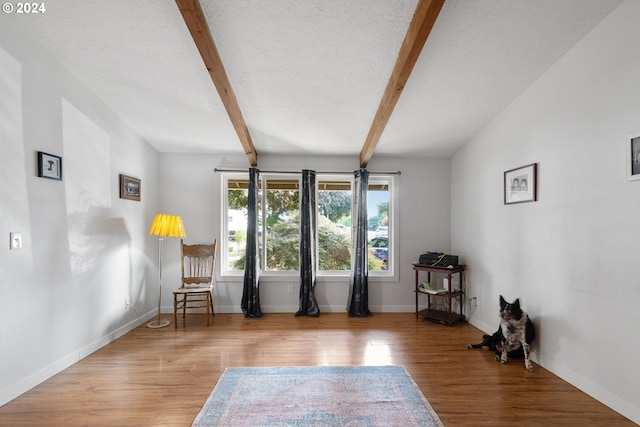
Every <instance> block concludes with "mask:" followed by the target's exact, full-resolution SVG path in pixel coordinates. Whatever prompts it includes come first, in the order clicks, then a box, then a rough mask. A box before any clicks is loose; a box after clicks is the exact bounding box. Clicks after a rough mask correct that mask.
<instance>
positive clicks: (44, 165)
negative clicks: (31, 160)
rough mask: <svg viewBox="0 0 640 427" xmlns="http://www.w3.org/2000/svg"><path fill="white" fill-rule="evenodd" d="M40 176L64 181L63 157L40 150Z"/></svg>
mask: <svg viewBox="0 0 640 427" xmlns="http://www.w3.org/2000/svg"><path fill="white" fill-rule="evenodd" d="M38 176H39V177H40V178H49V179H55V180H58V181H62V157H60V156H54V155H53V154H49V153H43V152H42V151H38Z"/></svg>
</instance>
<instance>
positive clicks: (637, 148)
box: [626, 132, 640, 181]
mask: <svg viewBox="0 0 640 427" xmlns="http://www.w3.org/2000/svg"><path fill="white" fill-rule="evenodd" d="M626 159H627V181H637V180H639V179H640V132H636V133H634V134H631V135H629V136H628V137H627V155H626Z"/></svg>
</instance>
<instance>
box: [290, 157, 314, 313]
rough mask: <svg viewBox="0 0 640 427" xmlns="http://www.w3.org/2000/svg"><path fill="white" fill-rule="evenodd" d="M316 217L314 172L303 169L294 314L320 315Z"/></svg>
mask: <svg viewBox="0 0 640 427" xmlns="http://www.w3.org/2000/svg"><path fill="white" fill-rule="evenodd" d="M317 218H318V217H317V205H316V173H315V172H314V171H311V170H307V169H304V170H303V171H302V194H301V206H300V297H299V308H298V312H297V313H296V316H310V317H318V316H320V309H319V308H318V302H317V301H316V296H315V288H316V247H317V241H316V237H317V235H318V233H317V230H318V224H317V222H318V219H317Z"/></svg>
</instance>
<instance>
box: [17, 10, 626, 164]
mask: <svg viewBox="0 0 640 427" xmlns="http://www.w3.org/2000/svg"><path fill="white" fill-rule="evenodd" d="M621 1H622V0H536V1H530V0H446V1H445V4H444V7H443V8H442V11H441V12H440V15H439V18H438V20H437V22H436V25H435V27H434V29H433V31H432V32H431V35H430V37H429V39H428V40H427V43H426V45H425V47H424V49H423V51H422V54H421V55H420V58H419V59H418V62H417V63H416V66H415V68H414V70H413V73H412V75H411V77H410V78H409V81H408V82H407V85H406V87H405V90H404V92H403V94H402V96H401V97H400V100H399V102H398V104H397V106H396V109H395V110H394V113H393V114H392V116H391V119H390V121H389V123H388V125H387V127H386V129H385V131H384V133H383V134H382V137H381V139H380V142H379V144H378V146H377V149H376V151H375V154H374V157H376V156H384V155H408V156H449V155H451V154H452V153H454V152H455V151H456V150H457V149H458V148H459V147H460V146H461V145H463V144H464V143H465V142H467V141H468V140H469V139H470V138H471V137H472V136H473V135H474V134H475V133H476V132H477V131H479V130H480V129H481V128H482V127H483V126H484V125H485V124H486V123H487V122H488V121H489V120H491V119H492V118H493V117H495V115H496V114H498V113H499V112H500V111H501V110H502V109H503V108H504V107H506V106H507V105H508V104H509V103H510V102H511V101H513V100H514V99H515V98H516V97H517V96H518V95H520V94H521V93H522V92H523V91H524V90H525V89H526V88H527V87H528V86H529V85H530V84H531V83H533V81H535V80H536V79H537V78H538V77H539V76H540V75H541V74H542V73H543V72H544V71H545V70H546V69H548V68H549V67H550V66H551V65H552V64H553V63H554V62H556V61H557V60H558V59H559V58H560V57H561V56H562V55H563V54H564V53H565V52H566V51H567V50H569V49H570V48H571V47H572V46H573V45H575V44H576V43H577V42H578V41H579V40H580V39H581V38H582V37H584V36H585V35H586V34H587V33H588V32H589V31H590V30H591V29H592V28H593V27H594V26H595V25H597V24H598V23H599V22H600V21H601V20H602V19H603V18H604V17H605V16H606V15H608V14H609V13H610V12H611V11H612V10H613V9H614V8H615V7H616V6H617V5H619V4H620V3H621ZM201 4H202V8H203V10H204V12H205V15H206V17H207V20H208V23H209V26H210V28H211V33H212V35H213V38H214V40H215V42H216V44H217V46H218V50H219V51H220V56H221V57H222V60H223V62H224V66H225V68H226V71H227V74H228V76H229V79H230V81H231V85H232V86H233V90H234V91H235V94H236V97H237V99H238V103H239V105H240V109H241V111H242V114H243V115H244V119H245V122H246V123H247V127H248V128H249V132H250V134H251V137H252V139H253V143H254V145H255V147H256V150H257V152H258V156H260V155H262V154H298V155H305V154H306V155H314V154H315V155H353V156H357V155H358V154H359V153H360V150H361V148H362V145H363V144H364V141H365V139H366V136H367V133H368V131H369V128H370V127H371V123H372V120H373V117H374V115H375V112H376V110H377V108H378V104H379V102H380V99H381V97H382V94H383V92H384V89H385V86H386V84H387V81H388V79H389V76H390V74H391V70H392V69H393V66H394V63H395V60H396V58H397V55H398V51H399V49H400V45H401V43H402V40H403V38H404V36H405V33H406V30H407V28H408V26H409V22H410V21H411V17H412V15H413V12H414V10H415V7H416V4H417V0H393V1H392V0H316V1H300V0H269V1H265V0H217V1H214V0H201ZM46 6H47V11H46V13H45V14H41V15H24V16H20V17H19V19H18V16H17V15H12V16H10V17H8V16H5V17H4V19H9V18H11V19H12V20H13V22H14V23H15V25H17V26H19V27H22V29H24V31H25V32H26V34H29V35H30V36H31V37H32V38H33V39H35V41H36V42H37V43H39V44H41V45H42V46H44V47H45V48H46V49H47V50H49V51H50V52H51V53H52V54H53V56H55V57H56V58H57V59H58V60H59V61H60V62H61V63H62V64H63V65H64V66H65V67H66V68H67V69H69V70H70V71H71V72H72V73H73V74H74V75H75V76H76V77H77V78H78V79H79V80H80V81H82V82H83V83H84V84H85V85H87V86H88V87H89V88H90V89H91V90H92V91H93V92H94V93H96V94H97V96H98V97H100V98H101V99H102V100H103V101H104V102H105V103H106V104H108V105H109V106H110V107H111V108H112V109H113V110H115V111H116V112H117V113H118V114H119V115H120V116H121V117H122V118H123V119H124V120H125V121H126V122H127V123H128V124H129V125H130V126H131V127H132V128H133V129H135V130H136V131H137V132H139V133H140V134H141V135H142V136H143V137H144V138H145V139H146V140H147V141H148V142H149V143H150V144H152V145H153V146H154V147H156V148H157V149H158V150H160V151H166V152H189V153H240V154H242V153H243V152H244V151H243V149H242V146H241V145H240V142H239V141H238V137H237V136H236V134H235V131H234V129H233V127H232V125H231V123H230V121H229V118H228V115H227V113H226V111H225V109H224V107H223V105H222V103H221V101H220V98H219V96H218V93H217V92H216V89H215V86H214V85H213V83H212V81H211V78H210V77H209V74H208V73H207V70H206V69H205V67H204V65H203V62H202V59H201V57H200V55H199V53H198V51H197V49H196V47H195V45H194V42H193V40H192V38H191V36H190V34H189V32H188V30H187V28H186V25H185V23H184V20H183V19H182V16H181V15H180V11H179V9H178V7H177V6H176V4H175V2H173V1H169V0H162V1H159V0H135V1H132V0H108V1H105V0H100V1H98V0H57V1H55V2H47V3H46Z"/></svg>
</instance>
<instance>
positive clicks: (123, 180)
mask: <svg viewBox="0 0 640 427" xmlns="http://www.w3.org/2000/svg"><path fill="white" fill-rule="evenodd" d="M140 186H141V181H140V180H139V179H138V178H134V177H132V176H127V175H122V174H120V198H121V199H127V200H136V201H138V202H139V201H140Z"/></svg>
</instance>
